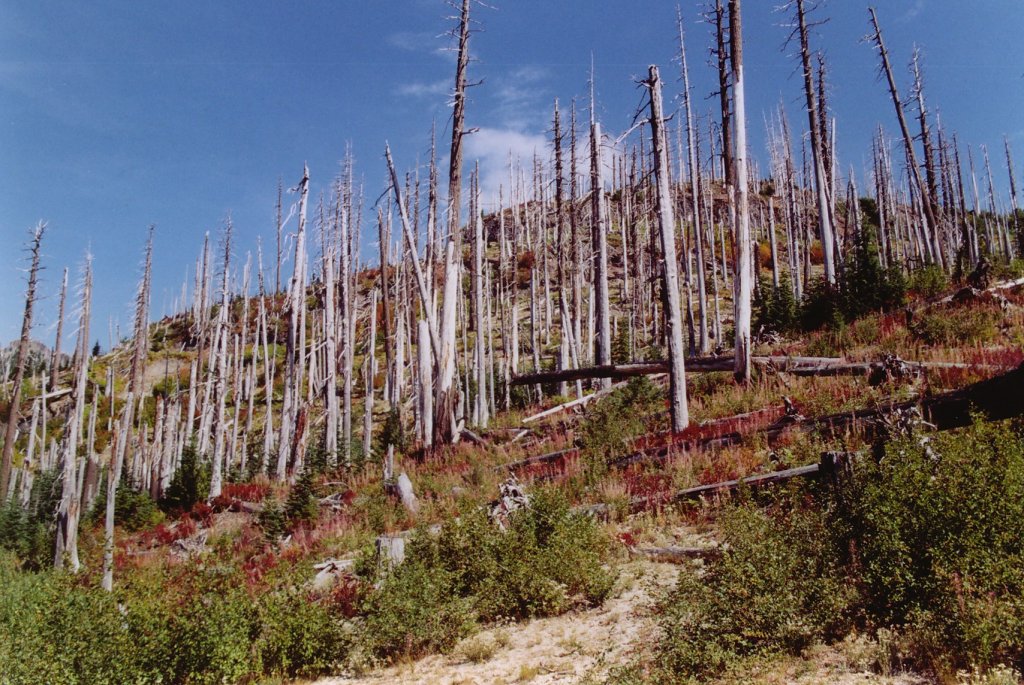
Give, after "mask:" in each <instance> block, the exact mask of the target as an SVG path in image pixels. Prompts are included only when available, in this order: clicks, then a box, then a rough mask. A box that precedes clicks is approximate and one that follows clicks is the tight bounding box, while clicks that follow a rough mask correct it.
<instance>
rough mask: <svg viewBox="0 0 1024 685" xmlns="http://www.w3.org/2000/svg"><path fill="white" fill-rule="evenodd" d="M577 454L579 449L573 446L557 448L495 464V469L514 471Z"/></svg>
mask: <svg viewBox="0 0 1024 685" xmlns="http://www.w3.org/2000/svg"><path fill="white" fill-rule="evenodd" d="M576 454H579V450H578V449H576V448H575V447H573V448H570V449H565V450H558V451H557V452H548V453H547V454H539V455H537V456H535V457H527V458H526V459H520V460H519V461H513V462H509V463H508V464H502V465H501V466H495V467H494V470H495V471H505V470H508V471H515V470H517V469H521V468H524V467H527V466H536V465H538V464H551V463H554V462H556V461H559V460H560V459H564V458H566V457H569V456H573V455H576Z"/></svg>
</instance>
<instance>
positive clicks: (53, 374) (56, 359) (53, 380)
mask: <svg viewBox="0 0 1024 685" xmlns="http://www.w3.org/2000/svg"><path fill="white" fill-rule="evenodd" d="M1007 152H1009V148H1007ZM1011 171H1012V170H1011ZM67 294H68V269H67V267H64V278H63V280H62V281H61V286H60V305H59V306H58V309H57V337H56V339H55V340H54V342H53V361H52V362H50V389H51V390H56V389H57V373H58V372H59V371H60V343H61V334H62V333H63V332H64V302H65V299H66V298H67Z"/></svg>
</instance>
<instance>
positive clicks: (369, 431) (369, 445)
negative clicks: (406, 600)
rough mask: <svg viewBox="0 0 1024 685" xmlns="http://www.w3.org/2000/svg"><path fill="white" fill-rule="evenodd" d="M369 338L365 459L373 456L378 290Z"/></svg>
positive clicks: (373, 297)
mask: <svg viewBox="0 0 1024 685" xmlns="http://www.w3.org/2000/svg"><path fill="white" fill-rule="evenodd" d="M367 315H368V316H369V319H370V331H369V337H368V338H367V342H366V360H365V361H364V362H363V377H364V380H365V384H366V389H365V395H364V402H363V459H364V460H369V459H370V456H371V455H372V454H373V376H374V362H375V361H376V348H377V289H376V288H374V290H373V292H372V293H371V294H370V309H369V312H368V314H367Z"/></svg>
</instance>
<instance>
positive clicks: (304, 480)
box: [284, 468, 320, 525]
mask: <svg viewBox="0 0 1024 685" xmlns="http://www.w3.org/2000/svg"><path fill="white" fill-rule="evenodd" d="M319 512H320V507H319V501H318V500H317V498H316V494H315V492H314V490H313V470H312V469H308V468H307V469H303V470H302V473H301V474H299V479H298V480H297V481H295V485H293V486H292V489H291V491H290V492H289V493H288V499H287V501H286V502H285V505H284V513H285V517H286V518H287V519H288V521H289V523H291V524H292V525H295V524H297V523H309V522H310V521H315V520H316V517H317V514H318V513H319Z"/></svg>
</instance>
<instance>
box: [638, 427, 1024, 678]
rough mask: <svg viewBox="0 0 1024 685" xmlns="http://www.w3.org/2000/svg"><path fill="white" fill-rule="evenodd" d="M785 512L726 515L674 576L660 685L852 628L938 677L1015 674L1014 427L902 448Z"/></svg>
mask: <svg viewBox="0 0 1024 685" xmlns="http://www.w3.org/2000/svg"><path fill="white" fill-rule="evenodd" d="M798 494H799V493H798ZM796 501H797V502H798V503H799V505H795V506H791V507H790V508H789V509H787V510H782V511H781V513H780V512H778V511H777V512H776V513H775V514H774V515H769V514H767V513H764V512H762V511H758V510H753V509H749V508H739V509H736V510H733V511H730V512H728V513H727V514H726V515H725V516H724V517H723V520H722V525H721V528H722V536H723V541H724V542H725V543H726V544H727V545H728V546H727V547H726V549H725V551H724V553H723V555H722V556H721V558H720V559H717V560H715V561H713V562H711V563H710V565H709V566H708V568H707V571H706V573H704V574H703V575H700V574H698V573H696V572H694V571H692V570H684V571H683V572H682V573H681V574H680V577H679V581H678V585H677V586H676V588H675V589H674V590H673V591H672V592H671V593H670V594H669V595H668V597H667V598H666V599H665V601H664V602H663V604H662V613H661V617H660V627H661V640H660V644H659V648H658V659H657V662H656V664H655V667H656V669H657V670H659V671H660V672H661V674H662V676H663V677H664V679H665V680H666V681H669V682H674V679H675V678H678V677H680V676H685V677H695V678H701V677H709V676H715V675H718V674H721V673H722V672H724V671H725V670H726V669H728V668H729V667H731V666H733V665H734V664H736V663H737V661H739V660H740V659H742V658H744V657H746V656H752V655H758V654H763V653H766V652H778V651H782V652H787V653H790V654H799V653H800V651H801V650H802V649H804V648H805V647H807V646H809V645H810V644H812V643H813V642H817V641H829V640H832V639H835V638H838V637H840V636H842V635H843V634H844V633H846V632H848V631H849V630H850V629H851V628H852V627H854V626H857V627H859V628H860V629H861V630H862V631H863V632H865V633H867V634H878V635H882V634H885V635H893V634H898V635H900V636H901V639H900V655H901V657H902V658H903V659H904V660H906V661H908V662H909V663H910V664H911V665H915V666H917V667H918V668H922V669H927V670H930V671H931V672H933V673H935V674H936V675H937V676H938V677H940V678H946V679H951V678H952V677H953V675H954V674H955V673H956V669H961V668H968V667H975V666H976V667H978V668H981V669H986V668H994V667H997V666H999V665H1004V666H1007V667H1008V668H1017V669H1020V668H1021V667H1022V666H1024V600H1022V599H1021V598H1022V597H1024V537H1022V536H1021V534H1020V521H1021V520H1024V426H1022V425H1020V424H1018V425H1013V426H1011V425H1007V424H1006V423H1003V424H983V423H978V424H976V425H974V426H972V427H970V428H968V429H965V430H963V431H959V432H956V433H950V434H944V435H942V436H941V437H936V438H934V439H933V440H932V441H931V442H927V441H923V440H922V438H921V436H914V437H912V438H907V439H902V440H899V441H896V442H893V443H891V444H889V445H887V446H886V447H885V449H884V450H883V453H882V454H881V458H880V459H879V460H877V461H876V460H875V459H871V458H869V457H864V458H862V459H860V460H858V461H856V462H855V463H854V465H853V469H852V471H851V472H849V473H847V474H846V475H845V476H843V477H842V478H841V484H840V487H838V488H835V489H833V488H832V487H831V486H829V485H821V486H816V487H814V488H811V491H810V492H805V493H804V495H803V496H802V497H801V498H799V499H797V500H796ZM808 503H811V504H812V505H813V506H814V507H816V508H812V507H808V506H807V504H808ZM776 507H777V508H778V507H779V505H778V504H777V505H776ZM886 663H887V665H891V657H888V658H887V659H886ZM627 681H628V679H626V680H624V681H623V682H627Z"/></svg>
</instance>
